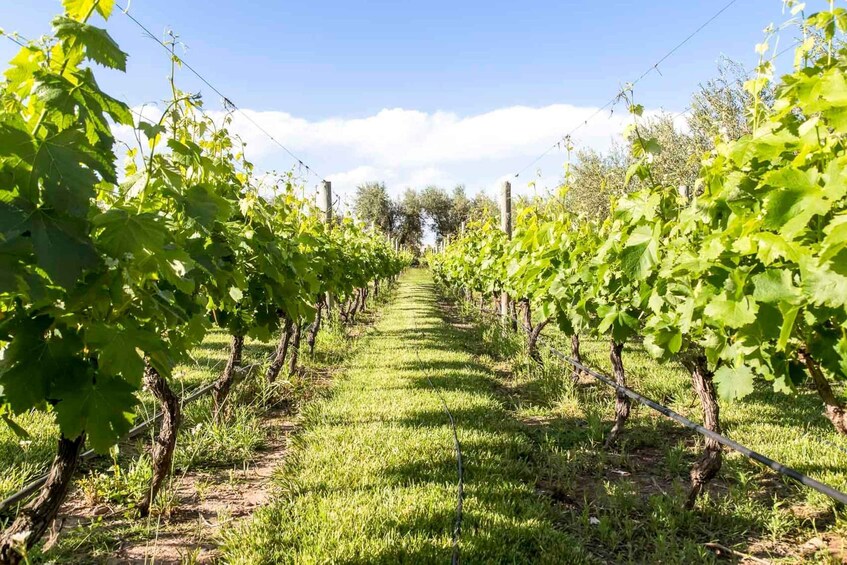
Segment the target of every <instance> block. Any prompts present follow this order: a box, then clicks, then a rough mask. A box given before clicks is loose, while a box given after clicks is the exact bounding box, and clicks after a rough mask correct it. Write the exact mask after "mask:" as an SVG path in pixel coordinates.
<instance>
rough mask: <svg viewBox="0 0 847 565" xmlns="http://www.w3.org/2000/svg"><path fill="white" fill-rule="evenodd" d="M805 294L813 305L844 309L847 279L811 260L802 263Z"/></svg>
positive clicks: (801, 274) (801, 272)
mask: <svg viewBox="0 0 847 565" xmlns="http://www.w3.org/2000/svg"><path fill="white" fill-rule="evenodd" d="M800 279H801V287H802V289H803V293H804V294H805V295H806V297H807V298H808V299H809V301H810V302H811V303H812V304H817V305H826V306H832V307H834V308H838V307H843V306H844V305H845V304H847V277H845V276H844V275H841V274H839V273H836V272H835V271H833V270H832V269H830V267H829V265H824V266H820V265H817V264H815V262H814V261H813V260H811V259H808V260H804V261H802V262H801V263H800Z"/></svg>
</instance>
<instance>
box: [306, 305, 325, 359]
mask: <svg viewBox="0 0 847 565" xmlns="http://www.w3.org/2000/svg"><path fill="white" fill-rule="evenodd" d="M323 309H324V304H323V301H322V300H319V301H318V303H317V304H315V321H314V322H313V323H312V327H311V329H310V330H309V335H307V336H306V343H308V344H309V355H314V354H315V342H316V341H317V340H318V332H319V331H321V323H322V322H323V320H322V314H323Z"/></svg>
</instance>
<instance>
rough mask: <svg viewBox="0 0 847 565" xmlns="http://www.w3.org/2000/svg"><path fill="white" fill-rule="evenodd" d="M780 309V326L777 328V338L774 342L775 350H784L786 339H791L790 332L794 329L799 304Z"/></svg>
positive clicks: (786, 343)
mask: <svg viewBox="0 0 847 565" xmlns="http://www.w3.org/2000/svg"><path fill="white" fill-rule="evenodd" d="M781 310H782V327H781V328H780V330H779V339H778V340H777V343H776V350H777V351H785V347H786V346H787V345H788V340H790V339H791V334H792V332H793V330H794V321H795V320H796V319H797V314H798V313H800V307H799V306H792V307H789V308H785V309H781Z"/></svg>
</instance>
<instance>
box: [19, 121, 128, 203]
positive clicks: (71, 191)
mask: <svg viewBox="0 0 847 565" xmlns="http://www.w3.org/2000/svg"><path fill="white" fill-rule="evenodd" d="M113 167H114V166H113V164H112V163H111V162H103V161H102V157H101V156H98V155H96V154H95V153H94V152H93V151H91V150H89V146H88V143H87V140H86V138H85V135H84V134H83V133H82V132H80V131H77V130H65V131H62V132H60V133H58V134H56V135H54V136H52V137H49V138H47V139H44V140H43V141H42V142H41V144H40V145H39V146H38V150H37V152H36V154H35V156H34V159H33V163H32V173H31V176H30V182H29V190H30V192H31V194H37V190H38V184H39V181H40V183H41V184H42V186H43V196H44V201H45V202H46V203H47V204H49V205H50V206H52V207H54V208H56V209H59V210H62V211H63V212H66V213H68V214H69V215H72V216H76V217H79V218H83V217H85V216H87V214H88V209H89V206H90V201H91V199H92V198H93V197H94V194H95V185H97V183H98V182H100V180H99V179H98V178H97V175H96V174H95V171H96V172H99V173H101V174H102V175H103V176H104V178H107V179H108V178H109V177H110V176H112V175H114V168H113ZM33 200H35V198H33Z"/></svg>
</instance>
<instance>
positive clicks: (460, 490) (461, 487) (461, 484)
mask: <svg viewBox="0 0 847 565" xmlns="http://www.w3.org/2000/svg"><path fill="white" fill-rule="evenodd" d="M412 321H413V322H414V324H415V333H416V334H418V336H420V335H421V331H420V329H419V328H418V319H417V316H416V317H415V318H413V320H412ZM415 356H416V357H417V358H418V363H420V364H421V365H423V360H422V359H421V354H420V353H419V351H418V349H417V348H415ZM422 368H423V367H422ZM424 375H425V376H426V380H427V382H428V383H429V386H430V388H432V389H433V390H434V391H435V394H436V395H438V399H439V400H440V401H441V408H442V409H443V410H444V413H445V414H447V418H448V419H449V420H450V428H451V429H452V431H453V447H454V449H455V451H456V469H457V472H458V482H457V488H456V493H457V494H456V522H455V524H454V526H453V554H452V557H451V559H450V563H451V564H452V565H458V564H459V538H460V537H461V535H462V517H463V512H464V511H463V506H464V500H465V472H464V464H463V463H462V444H461V442H460V441H459V434H458V432H457V431H456V421H455V420H454V419H453V414H452V412H450V408H449V407H448V406H447V401H446V400H445V399H444V395H443V394H441V390H440V389H439V388H438V387H437V386H435V383H433V382H432V379H430V378H429V374H427V373H426V372H425V373H424Z"/></svg>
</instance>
